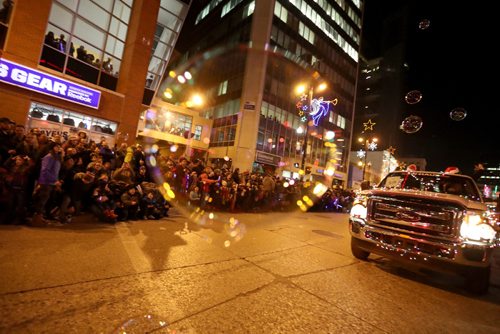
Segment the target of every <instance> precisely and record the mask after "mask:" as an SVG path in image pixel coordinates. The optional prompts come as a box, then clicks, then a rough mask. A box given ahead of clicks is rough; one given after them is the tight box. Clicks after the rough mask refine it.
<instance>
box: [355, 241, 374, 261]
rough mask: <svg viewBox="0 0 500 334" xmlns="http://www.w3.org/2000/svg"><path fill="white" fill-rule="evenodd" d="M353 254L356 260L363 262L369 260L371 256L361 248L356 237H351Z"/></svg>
mask: <svg viewBox="0 0 500 334" xmlns="http://www.w3.org/2000/svg"><path fill="white" fill-rule="evenodd" d="M351 253H352V255H354V257H355V258H356V259H360V260H363V261H364V260H366V259H368V256H370V252H367V251H365V250H363V249H361V248H359V246H358V240H357V239H356V238H354V237H351Z"/></svg>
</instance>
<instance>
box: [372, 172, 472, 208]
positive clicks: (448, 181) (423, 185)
mask: <svg viewBox="0 0 500 334" xmlns="http://www.w3.org/2000/svg"><path fill="white" fill-rule="evenodd" d="M379 188H396V189H411V190H420V191H430V192H435V193H443V194H451V195H457V196H461V197H464V198H467V199H470V200H473V201H479V202H481V195H480V194H479V192H478V190H477V187H476V185H475V184H474V181H473V180H471V179H469V178H466V177H462V176H457V175H449V174H418V173H391V174H389V175H387V176H386V178H385V179H383V180H382V182H380V184H379Z"/></svg>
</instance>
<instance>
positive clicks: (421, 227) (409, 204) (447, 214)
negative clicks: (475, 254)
mask: <svg viewBox="0 0 500 334" xmlns="http://www.w3.org/2000/svg"><path fill="white" fill-rule="evenodd" d="M368 207H369V212H368V215H369V217H370V218H371V219H370V221H369V224H370V225H373V226H378V227H383V228H387V229H391V230H393V231H397V232H400V233H407V234H412V235H414V236H434V237H444V238H447V239H449V238H450V237H453V236H455V235H457V229H458V226H459V224H458V223H459V222H460V221H461V220H462V215H463V210H462V209H461V208H459V207H457V206H453V205H450V203H446V202H437V201H432V199H430V200H428V199H425V200H424V199H415V198H402V197H390V198H387V197H376V196H375V197H372V198H371V199H370V203H369V206H368Z"/></svg>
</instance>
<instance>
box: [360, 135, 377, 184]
mask: <svg viewBox="0 0 500 334" xmlns="http://www.w3.org/2000/svg"><path fill="white" fill-rule="evenodd" d="M358 142H360V143H364V147H365V159H364V162H363V181H364V180H365V173H366V159H367V158H368V149H369V148H370V143H377V142H378V138H376V137H373V138H371V139H366V140H365V139H364V138H362V137H360V138H358Z"/></svg>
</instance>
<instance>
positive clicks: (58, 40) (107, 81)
mask: <svg viewBox="0 0 500 334" xmlns="http://www.w3.org/2000/svg"><path fill="white" fill-rule="evenodd" d="M129 3H131V1H126V2H124V1H121V0H103V1H94V0H79V1H77V0H54V1H53V4H52V8H51V12H50V16H49V22H48V24H47V31H46V37H45V42H44V47H43V50H42V55H41V57H40V64H41V65H43V66H46V67H50V68H52V69H54V70H57V71H59V72H63V73H66V74H68V75H71V76H74V77H76V78H79V79H82V80H84V81H87V82H91V83H94V84H98V85H100V86H102V87H105V88H108V89H111V90H115V89H116V86H117V80H118V79H117V76H118V74H119V71H120V64H121V58H122V56H123V52H124V48H125V44H124V40H125V38H126V36H127V29H128V26H127V23H128V20H129V17H130V11H131V9H130V6H129V5H128V4H129ZM108 30H109V32H108ZM61 35H64V36H62V37H61ZM68 44H69V47H68ZM56 50H57V51H56ZM68 56H69V59H66V58H67V57H68Z"/></svg>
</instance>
